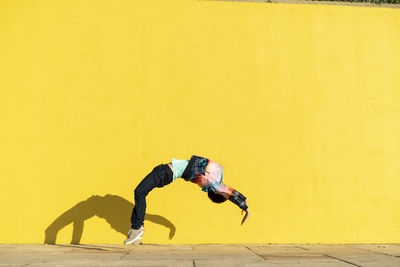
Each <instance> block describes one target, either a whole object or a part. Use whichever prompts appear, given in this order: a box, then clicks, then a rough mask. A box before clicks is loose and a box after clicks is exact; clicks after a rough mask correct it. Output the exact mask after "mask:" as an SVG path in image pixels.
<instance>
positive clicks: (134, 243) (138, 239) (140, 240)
mask: <svg viewBox="0 0 400 267" xmlns="http://www.w3.org/2000/svg"><path fill="white" fill-rule="evenodd" d="M143 233H144V232H141V233H140V234H138V235H137V236H136V237H135V238H134V239H133V240H130V241H128V242H124V244H125V245H130V244H132V245H139V244H140V242H142V236H143Z"/></svg>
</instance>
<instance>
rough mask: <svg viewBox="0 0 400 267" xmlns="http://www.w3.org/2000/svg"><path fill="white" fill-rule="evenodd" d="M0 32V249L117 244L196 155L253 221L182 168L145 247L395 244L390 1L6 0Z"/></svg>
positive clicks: (398, 228) (399, 217) (398, 177)
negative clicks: (160, 180) (153, 184)
mask: <svg viewBox="0 0 400 267" xmlns="http://www.w3.org/2000/svg"><path fill="white" fill-rule="evenodd" d="M0 38H1V39H0V76H1V77H0V127H1V128H0V177H1V186H0V217H1V220H0V229H1V230H0V233H1V234H0V242H1V243H42V242H43V241H44V240H45V233H46V234H47V237H46V238H47V239H48V240H50V241H51V240H53V241H56V242H58V243H68V242H71V240H72V239H73V241H75V242H76V241H80V242H82V243H121V242H123V240H124V238H125V236H124V234H122V232H123V233H125V230H127V229H126V228H127V227H128V225H129V217H130V209H131V208H132V206H133V204H132V202H133V190H134V188H135V186H136V185H137V184H138V183H139V182H140V180H141V179H142V178H143V177H144V176H145V175H146V174H147V173H149V172H150V171H151V170H152V168H153V167H154V166H156V165H158V164H160V163H167V162H169V161H170V159H171V157H175V158H179V159H189V157H190V156H191V155H192V154H196V155H201V156H206V157H209V158H211V159H213V160H215V161H216V162H218V163H220V164H221V165H223V167H224V181H225V182H226V183H227V184H229V185H231V186H232V187H234V188H236V189H238V190H239V191H240V192H242V193H243V194H244V195H246V196H247V197H248V201H249V205H250V209H251V210H252V212H253V214H252V216H251V217H250V218H249V220H248V222H247V223H246V224H245V225H244V226H242V227H241V226H240V220H241V215H240V210H239V209H238V208H237V207H236V206H234V205H233V204H232V203H224V204H222V205H217V204H213V203H211V201H209V200H208V198H207V196H206V194H205V193H203V192H201V190H200V188H199V187H197V186H196V185H194V184H191V183H188V182H185V181H183V180H182V179H180V180H178V181H176V182H174V183H172V184H171V185H169V186H167V187H164V188H163V189H155V190H154V191H153V192H151V193H150V195H149V198H148V216H147V219H148V220H146V221H145V226H146V233H145V236H144V240H143V242H144V243H304V242H307V243H358V242H374V243H375V242H377V243H379V242H400V213H399V207H400V167H399V166H400V165H399V163H400V105H399V103H400V90H399V89H400V79H399V69H400V52H399V47H400V12H399V11H398V10H396V9H384V8H381V9H379V8H360V7H358V8H356V7H340V6H320V5H315V6H314V5H293V4H254V3H237V2H205V1H172V0H169V1H165V0H163V1H161V0H160V1H155V0H151V1H150V0H146V1H139V0H135V1H130V0H129V1H128V0H125V1H98V0H93V1H88V0H85V1H78V0H76V1H51V0H47V1H46V0H42V1H2V2H1V3H0ZM96 195H97V196H96ZM82 227H83V229H82ZM74 228H75V232H74V234H73V229H74ZM113 228H114V229H113ZM46 229H47V232H46ZM118 231H119V232H118ZM80 234H81V235H80ZM72 235H74V237H73V238H72Z"/></svg>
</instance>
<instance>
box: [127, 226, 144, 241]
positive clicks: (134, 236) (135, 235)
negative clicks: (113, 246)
mask: <svg viewBox="0 0 400 267" xmlns="http://www.w3.org/2000/svg"><path fill="white" fill-rule="evenodd" d="M143 234H144V226H143V225H142V226H140V228H139V229H137V230H135V229H130V230H129V232H128V237H127V238H126V240H125V241H124V244H125V245H129V244H132V245H139V244H140V242H142V238H143Z"/></svg>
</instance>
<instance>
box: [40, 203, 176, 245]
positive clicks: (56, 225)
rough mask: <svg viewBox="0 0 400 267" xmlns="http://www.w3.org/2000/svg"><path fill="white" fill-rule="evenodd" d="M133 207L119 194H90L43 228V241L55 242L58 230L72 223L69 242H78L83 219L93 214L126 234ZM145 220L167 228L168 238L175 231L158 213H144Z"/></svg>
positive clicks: (81, 231)
mask: <svg viewBox="0 0 400 267" xmlns="http://www.w3.org/2000/svg"><path fill="white" fill-rule="evenodd" d="M133 207H134V205H133V204H132V203H131V202H129V201H128V200H126V199H124V198H122V197H120V196H116V195H105V196H103V197H102V196H98V195H94V196H91V197H90V198H88V199H86V200H84V201H81V202H79V203H78V204H76V205H75V206H73V207H72V208H71V209H69V210H67V211H66V212H64V213H63V214H61V215H60V216H59V217H58V218H57V219H56V220H55V221H54V222H53V223H52V224H50V225H49V227H47V229H46V230H45V240H44V243H45V244H55V243H56V239H57V234H58V232H59V231H60V230H61V229H62V228H64V227H65V226H67V225H69V224H70V223H72V224H73V233H72V240H71V244H79V242H80V240H81V237H82V233H83V228H84V222H85V220H87V219H89V218H91V217H93V216H95V215H96V216H98V217H100V218H103V219H105V220H106V221H107V222H108V223H109V224H110V226H111V228H113V229H114V230H116V231H117V232H119V233H121V234H123V235H125V236H126V235H127V233H128V231H129V229H130V227H131V224H130V214H131V212H132V209H133ZM145 220H148V221H151V222H153V223H157V224H161V225H163V226H165V227H167V228H169V230H170V231H169V239H172V238H173V237H174V235H175V231H176V228H175V225H173V224H172V223H171V222H170V221H169V220H167V219H166V218H164V217H162V216H160V215H154V214H148V213H146V216H145Z"/></svg>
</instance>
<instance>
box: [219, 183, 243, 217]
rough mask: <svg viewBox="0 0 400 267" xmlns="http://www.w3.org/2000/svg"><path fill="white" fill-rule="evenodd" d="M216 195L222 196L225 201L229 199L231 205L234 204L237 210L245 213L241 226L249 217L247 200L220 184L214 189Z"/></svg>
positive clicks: (227, 186) (237, 192)
mask: <svg viewBox="0 0 400 267" xmlns="http://www.w3.org/2000/svg"><path fill="white" fill-rule="evenodd" d="M215 189H216V193H218V194H220V195H223V196H224V197H225V198H226V199H229V200H230V201H231V202H232V203H234V204H236V205H237V206H238V207H239V208H241V209H242V214H243V211H244V212H246V214H245V216H244V218H243V220H242V223H241V224H243V223H244V222H245V221H246V220H247V218H248V217H249V215H250V210H249V208H248V204H247V199H246V197H245V196H244V195H242V194H241V193H240V192H239V191H237V190H235V189H233V188H232V187H230V186H229V185H226V184H220V185H219V186H217V187H216V188H215Z"/></svg>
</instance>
